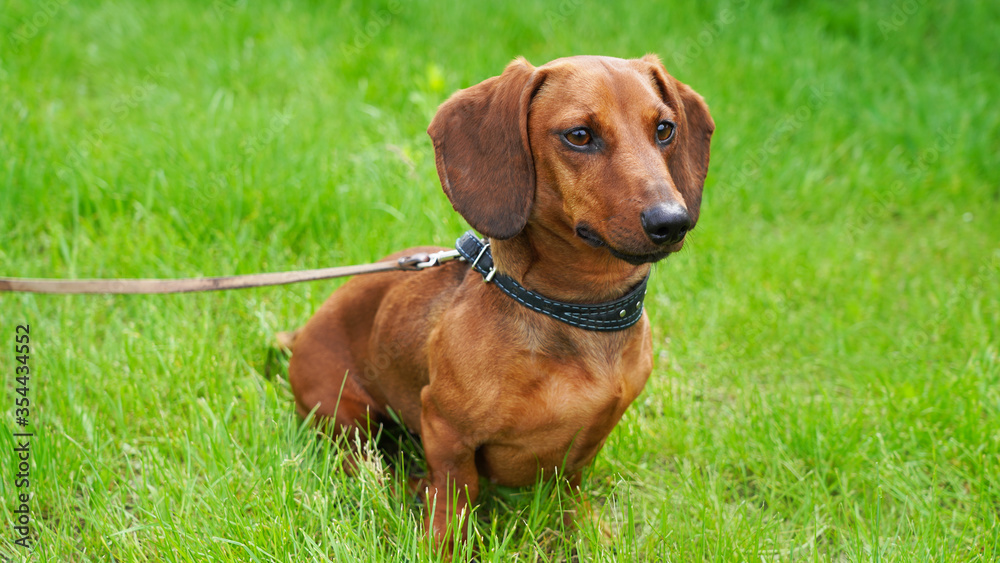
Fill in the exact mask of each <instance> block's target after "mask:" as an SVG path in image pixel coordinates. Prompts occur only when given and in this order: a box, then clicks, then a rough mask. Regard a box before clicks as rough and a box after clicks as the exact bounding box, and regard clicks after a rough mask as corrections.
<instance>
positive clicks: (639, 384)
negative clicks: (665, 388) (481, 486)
mask: <svg viewBox="0 0 1000 563" xmlns="http://www.w3.org/2000/svg"><path fill="white" fill-rule="evenodd" d="M534 367H535V369H537V370H538V371H537V372H536V377H532V378H525V379H524V380H523V385H522V386H521V388H519V389H516V390H515V389H510V391H511V392H512V393H517V394H518V395H519V396H520V397H519V398H520V400H519V401H516V402H507V403H506V405H507V406H508V409H507V412H505V413H504V416H503V419H504V422H505V423H506V424H505V426H506V428H504V430H503V431H502V432H500V433H498V435H496V436H495V439H494V440H492V441H490V442H489V443H487V444H486V445H485V446H484V447H483V448H482V449H481V451H480V460H481V462H482V466H483V467H482V468H481V469H483V470H484V473H486V475H485V476H487V477H488V478H490V479H491V480H493V481H495V482H499V483H503V484H508V485H512V486H520V485H526V484H530V483H531V482H533V481H534V480H535V479H536V478H537V472H538V471H539V470H540V471H542V472H543V473H545V474H549V473H550V472H551V471H552V470H553V469H555V468H560V469H561V470H562V471H565V472H575V471H578V470H579V469H581V468H582V467H583V466H585V465H586V464H588V463H590V461H591V460H592V459H593V458H594V456H595V455H596V454H597V452H598V451H599V450H600V449H601V447H602V446H603V445H604V441H605V440H606V439H607V437H608V434H610V433H611V431H612V430H613V429H614V426H615V425H616V424H617V423H618V421H619V419H620V418H621V416H622V414H623V413H624V412H625V410H626V409H627V408H628V406H629V404H631V403H632V401H633V400H634V399H635V398H636V397H637V396H638V394H639V393H640V392H641V391H642V388H643V386H644V385H645V382H646V378H647V377H648V371H644V370H643V369H642V366H640V365H635V364H634V363H633V362H622V361H619V362H615V363H612V364H608V365H605V366H603V367H602V369H600V370H597V369H594V366H587V365H585V364H583V363H580V362H569V363H567V362H558V361H555V360H545V361H541V362H538V363H537V365H535V366H534ZM515 405H516V406H515Z"/></svg>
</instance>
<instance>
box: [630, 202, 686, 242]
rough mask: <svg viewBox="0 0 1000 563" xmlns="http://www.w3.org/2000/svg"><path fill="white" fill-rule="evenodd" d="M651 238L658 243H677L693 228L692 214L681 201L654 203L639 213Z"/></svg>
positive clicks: (643, 226) (643, 225)
mask: <svg viewBox="0 0 1000 563" xmlns="http://www.w3.org/2000/svg"><path fill="white" fill-rule="evenodd" d="M639 220H640V221H641V222H642V228H643V230H644V231H646V234H647V235H649V240H651V241H653V242H654V243H656V244H675V243H678V242H680V241H681V239H683V238H684V235H686V234H687V232H688V231H690V230H691V227H693V226H694V225H692V224H691V216H690V215H688V212H687V209H685V208H684V206H683V205H681V204H679V203H666V204H660V205H654V206H653V207H650V208H649V209H647V210H645V211H643V212H642V213H641V214H640V215H639Z"/></svg>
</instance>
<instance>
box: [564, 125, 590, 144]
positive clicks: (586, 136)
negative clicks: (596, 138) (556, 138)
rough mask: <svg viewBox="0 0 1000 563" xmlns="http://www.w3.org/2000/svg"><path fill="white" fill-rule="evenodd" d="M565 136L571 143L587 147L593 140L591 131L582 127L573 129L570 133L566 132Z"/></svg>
mask: <svg viewBox="0 0 1000 563" xmlns="http://www.w3.org/2000/svg"><path fill="white" fill-rule="evenodd" d="M565 137H566V140H567V141H569V144H571V145H573V146H575V147H585V146H587V145H589V144H590V141H591V140H592V138H591V135H590V131H589V130H587V129H584V128H582V127H581V128H579V129H573V130H572V131H570V132H569V133H566V135H565Z"/></svg>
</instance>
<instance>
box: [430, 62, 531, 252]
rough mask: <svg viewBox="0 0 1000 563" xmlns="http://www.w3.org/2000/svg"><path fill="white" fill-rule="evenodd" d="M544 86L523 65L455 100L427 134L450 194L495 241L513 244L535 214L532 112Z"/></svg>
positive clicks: (460, 209) (457, 206) (458, 94)
mask: <svg viewBox="0 0 1000 563" xmlns="http://www.w3.org/2000/svg"><path fill="white" fill-rule="evenodd" d="M541 83H542V76H541V73H538V72H535V68H534V67H533V66H531V64H529V63H528V62H527V61H526V60H524V59H522V58H518V59H516V60H514V61H513V62H512V63H510V64H509V65H507V68H506V69H504V71H503V74H501V75H500V76H495V77H493V78H490V79H487V80H485V81H483V82H480V83H479V84H477V85H475V86H472V87H470V88H466V89H464V90H460V91H458V92H456V93H455V94H453V95H452V96H451V97H450V98H448V100H447V101H445V102H444V103H443V104H441V107H440V108H438V111H437V114H436V115H435V116H434V119H433V120H432V121H431V125H430V127H428V128H427V133H428V134H430V136H431V139H432V140H433V141H434V156H435V161H436V163H437V171H438V176H440V178H441V186H442V187H443V188H444V193H446V194H447V195H448V199H449V200H451V205H452V206H453V207H454V208H455V211H457V212H458V213H459V214H460V215H461V216H462V217H465V220H466V221H468V222H469V224H470V225H472V228H474V229H476V230H477V231H479V232H480V233H482V234H484V235H486V236H488V237H492V238H497V239H507V238H510V237H513V236H514V235H516V234H517V233H519V232H521V229H523V228H524V225H525V224H526V223H527V221H528V215H529V214H530V213H531V205H532V203H533V202H534V199H535V165H534V162H533V160H532V156H531V147H530V146H529V144H528V106H529V105H530V104H531V98H532V96H533V95H534V93H535V92H536V91H537V90H538V88H539V87H541Z"/></svg>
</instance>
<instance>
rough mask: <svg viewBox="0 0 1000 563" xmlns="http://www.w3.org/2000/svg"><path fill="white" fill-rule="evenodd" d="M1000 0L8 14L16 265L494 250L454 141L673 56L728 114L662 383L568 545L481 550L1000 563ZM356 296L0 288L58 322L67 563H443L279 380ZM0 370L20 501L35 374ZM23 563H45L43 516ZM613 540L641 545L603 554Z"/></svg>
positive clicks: (15, 269) (678, 279) (51, 489)
mask: <svg viewBox="0 0 1000 563" xmlns="http://www.w3.org/2000/svg"><path fill="white" fill-rule="evenodd" d="M997 37H1000V6H998V5H997V4H996V3H990V2H985V1H972V0H970V1H953V2H941V3H929V2H922V1H920V0H900V1H894V2H892V1H885V2H862V3H857V4H842V3H836V2H832V1H823V0H817V1H814V2H805V1H795V0H786V1H780V0H772V1H764V2H758V3H752V2H749V1H748V0H735V1H733V2H725V1H707V2H700V3H680V2H675V3H662V4H656V3H635V4H633V5H626V4H619V3H598V2H589V1H585V0H563V1H561V2H552V3H544V2H537V1H531V0H525V1H521V2H495V3H487V4H482V5H478V6H476V5H473V4H471V3H431V2H423V1H416V2H407V3H404V2H397V1H390V2H339V3H337V2H306V1H300V2H294V1H284V2H270V3H256V2H249V1H246V0H216V1H214V2H180V1H178V2H165V1H156V2H148V3H131V2H116V1H92V2H68V1H62V0H52V1H48V2H25V1H21V0H2V1H0V275H8V276H23V277H28V276H38V277H61V278H84V277H187V276H197V275H228V274H239V273H251V272H259V271H279V270H288V269H296V268H311V267H322V266H329V265H339V264H351V263H360V262H367V261H371V260H373V259H375V258H377V257H379V256H381V255H383V254H386V253H388V252H391V251H393V250H396V249H399V248H403V247H406V246H411V245H415V244H426V243H436V244H443V245H448V244H450V241H453V240H454V238H455V237H457V236H458V235H459V234H460V233H461V232H462V231H463V230H464V228H465V226H464V223H463V221H462V220H461V219H460V218H459V217H458V216H457V215H455V214H454V212H453V211H452V210H451V208H450V206H449V204H448V202H447V200H446V198H445V197H444V195H443V194H442V193H441V191H440V187H439V185H438V180H437V176H436V173H435V171H434V164H433V154H432V149H431V145H430V142H429V140H428V138H427V136H426V134H425V132H424V130H425V128H426V126H427V124H428V122H429V121H430V118H431V116H432V115H433V113H434V111H435V109H436V107H437V105H438V104H439V103H440V102H441V101H443V100H444V99H445V98H446V97H447V95H448V94H450V93H451V92H453V91H454V90H456V89H458V88H463V87H467V86H469V85H471V84H475V83H477V82H479V81H481V80H483V79H485V78H487V77H489V76H493V75H495V74H498V73H499V72H500V71H501V70H502V69H503V67H504V65H505V64H506V63H507V62H509V61H510V60H511V59H512V58H513V57H515V56H517V55H524V56H526V57H527V58H528V59H529V60H530V61H532V62H534V63H536V64H541V63H544V62H546V61H548V60H551V59H553V58H556V57H561V56H567V55H573V54H602V55H611V56H620V57H638V56H641V55H643V54H645V53H647V52H653V53H657V54H659V55H660V57H661V58H662V59H663V61H664V63H665V64H666V66H667V68H668V70H669V71H670V72H671V73H672V74H673V75H674V76H676V77H677V78H679V79H680V80H682V81H684V82H686V83H688V84H690V85H691V86H692V87H693V88H695V89H696V90H697V91H698V92H699V93H701V94H702V95H703V96H704V97H705V98H706V100H707V101H708V103H709V105H710V107H711V110H712V114H713V116H714V118H715V121H716V124H717V131H716V134H715V137H714V139H713V147H712V164H711V168H710V171H709V178H708V182H707V184H706V188H705V203H704V206H703V212H702V218H701V221H700V223H699V226H698V228H697V230H696V231H695V232H694V233H693V234H692V235H691V238H690V240H689V243H688V245H687V247H686V250H685V251H684V252H682V253H681V254H679V255H677V256H674V257H671V258H670V259H668V260H667V261H666V262H664V263H662V264H660V265H658V266H657V268H656V272H655V274H654V276H653V278H652V287H651V291H650V297H651V298H652V299H651V300H650V304H649V305H650V306H649V312H650V316H651V319H652V321H653V324H654V339H655V345H656V352H657V356H658V362H657V366H656V369H655V372H654V375H653V378H652V379H651V380H650V383H649V385H648V386H647V388H646V391H645V392H644V394H643V395H642V396H641V397H640V399H639V400H638V401H637V402H636V403H635V404H634V405H633V407H632V408H631V409H630V410H629V412H628V413H627V414H626V417H625V419H624V420H623V421H622V423H621V424H620V425H619V427H618V428H617V429H616V430H615V432H614V433H613V434H612V436H611V438H610V439H609V441H608V444H607V446H606V447H605V449H604V451H603V452H602V454H601V455H600V456H599V458H598V460H597V462H596V464H595V466H594V468H593V470H592V472H591V475H590V476H589V479H587V480H586V481H585V488H586V491H587V493H588V495H589V496H590V497H591V498H592V500H593V504H594V506H595V511H596V514H595V517H594V521H593V522H585V523H584V524H582V525H581V527H580V529H579V530H576V531H567V530H563V529H561V527H560V526H559V525H558V522H559V518H558V515H557V508H558V507H557V506H556V505H555V504H553V503H554V502H556V501H554V500H553V495H550V494H547V492H550V491H547V490H546V488H545V487H541V488H539V489H538V490H526V491H502V490H491V491H488V492H487V493H486V495H485V498H484V502H483V505H482V506H481V507H480V509H479V511H478V513H477V516H478V518H477V520H476V522H475V529H474V530H473V537H474V538H475V539H474V540H473V541H472V542H470V546H469V547H468V549H470V550H471V549H476V550H478V557H479V559H480V560H481V561H511V560H517V561H563V560H566V559H567V558H568V557H570V555H568V554H569V553H571V552H572V551H573V550H575V551H576V552H577V554H578V555H579V557H580V558H581V560H586V561H590V560H594V561H703V560H718V561H730V560H732V561H742V560H755V561H756V560H762V559H763V560H780V561H785V560H811V561H812V560H815V561H858V560H863V561H869V560H872V561H910V560H939V561H977V560H978V561H991V560H995V559H996V558H997V557H998V556H1000V522H998V518H1000V517H998V513H1000V469H998V468H1000V430H998V429H1000V357H998V355H1000V350H998V349H1000V302H998V296H1000V173H998V172H997V164H998V163H1000V112H997V111H996V108H995V104H996V100H997V99H1000V58H998V57H997V56H996V55H997V52H996V38H997ZM337 285H338V283H337V282H322V283H319V282H317V283H311V284H305V285H299V286H293V287H286V288H277V289H264V290H251V291H242V292H230V293H220V294H199V295H182V296H145V297H139V296H131V297H107V296H99V297H59V296H32V295H11V294H2V295H0V331H2V332H0V339H9V340H8V342H9V341H10V340H13V338H14V327H15V325H17V324H23V323H28V324H30V325H31V338H32V340H31V342H32V353H31V362H32V364H31V365H32V374H33V375H32V379H31V395H30V396H31V399H32V411H31V421H32V423H33V428H34V431H35V432H36V434H37V437H36V439H35V441H34V442H33V446H32V448H33V450H32V456H33V457H32V463H33V465H32V487H31V491H32V492H33V494H34V497H33V499H32V503H31V506H32V510H33V513H32V515H33V522H32V534H33V539H34V540H35V542H36V546H37V547H36V549H35V551H34V553H33V555H31V557H32V558H34V559H35V560H39V561H97V560H117V561H205V560H214V561H304V560H324V559H328V560H332V561H388V560H392V561H422V560H428V559H433V558H434V557H435V556H434V555H433V554H428V553H427V551H426V549H424V548H422V547H421V545H420V542H421V539H420V538H421V536H420V525H419V521H420V520H421V507H420V506H419V505H418V504H417V503H415V502H414V501H413V500H412V499H409V498H407V497H406V496H405V495H401V494H399V493H396V492H393V491H392V490H391V489H390V488H389V487H388V486H387V485H386V484H385V481H386V479H384V478H382V477H381V476H380V472H379V468H378V467H375V468H373V469H372V470H371V474H366V475H365V476H363V477H362V478H359V479H347V478H344V476H343V475H342V474H340V473H339V472H338V471H337V470H336V469H335V467H336V466H337V455H338V454H337V452H336V451H334V450H331V449H330V447H329V445H328V444H326V443H325V442H322V441H316V440H315V439H313V438H312V435H311V433H310V432H309V431H308V430H303V429H301V428H300V426H299V422H298V420H297V419H296V418H295V416H294V412H293V407H292V404H291V400H290V394H289V392H288V390H287V388H286V386H284V385H283V384H282V383H281V381H280V380H278V381H276V382H272V381H266V380H265V379H264V378H263V377H262V376H261V374H262V373H263V371H264V364H265V357H266V350H267V347H268V346H269V344H270V342H271V340H272V338H273V334H274V332H275V331H278V330H284V329H287V328H293V327H295V326H298V325H299V324H301V323H303V322H304V321H305V320H306V319H307V318H308V317H309V315H310V314H311V313H312V311H313V310H314V309H315V308H316V307H317V306H318V305H319V303H321V302H322V300H323V299H324V298H325V297H326V296H327V295H328V294H329V292H330V291H331V290H332V289H333V288H335V287H336V286H337ZM0 349H6V350H8V351H7V352H5V353H0V366H2V369H3V373H4V381H5V387H4V389H3V397H4V403H3V409H4V411H3V412H4V418H5V420H4V422H3V424H2V426H3V431H2V432H0V436H3V440H2V443H0V450H2V451H4V452H7V453H4V454H0V457H3V459H5V460H7V461H6V462H5V464H4V473H5V475H7V477H4V478H3V479H0V498H2V502H3V503H4V504H5V505H6V506H11V507H13V505H12V503H13V502H14V497H15V495H16V493H17V492H18V491H17V489H16V488H15V487H14V480H13V478H12V477H11V475H12V474H13V468H14V467H15V457H14V455H13V454H12V453H11V452H12V451H13V447H14V444H13V442H12V434H11V433H12V432H14V431H16V430H17V427H15V426H14V424H13V420H14V418H13V417H14V410H13V404H14V398H15V396H16V394H15V391H14V389H15V383H14V377H13V366H14V358H13V355H14V354H13V352H12V351H11V347H8V346H3V347H0ZM4 518H5V524H4V525H3V529H4V530H5V531H4V533H3V534H0V553H2V554H4V555H6V556H8V557H13V558H14V560H18V559H20V558H21V557H23V556H24V555H25V552H24V550H23V549H21V548H20V547H18V546H16V545H13V538H14V535H13V533H12V529H13V523H12V514H11V512H9V511H8V512H5V513H4ZM607 531H610V532H611V534H610V535H611V537H606V536H605V532H607Z"/></svg>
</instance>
